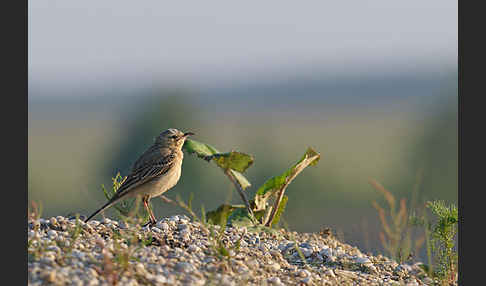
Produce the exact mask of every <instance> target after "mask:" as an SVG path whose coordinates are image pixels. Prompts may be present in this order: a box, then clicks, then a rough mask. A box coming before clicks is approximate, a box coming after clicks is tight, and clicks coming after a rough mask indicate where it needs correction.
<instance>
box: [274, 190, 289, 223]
mask: <svg viewBox="0 0 486 286" xmlns="http://www.w3.org/2000/svg"><path fill="white" fill-rule="evenodd" d="M288 200H289V197H287V196H285V195H284V196H283V197H282V201H281V202H280V205H279V206H278V210H277V213H276V214H275V217H274V218H273V220H272V223H271V224H270V226H272V225H276V224H278V222H279V221H280V216H281V215H282V213H283V212H284V211H285V207H286V206H287V202H288Z"/></svg>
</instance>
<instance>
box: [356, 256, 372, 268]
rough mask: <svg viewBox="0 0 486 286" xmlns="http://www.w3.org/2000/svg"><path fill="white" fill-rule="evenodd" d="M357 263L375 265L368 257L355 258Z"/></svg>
mask: <svg viewBox="0 0 486 286" xmlns="http://www.w3.org/2000/svg"><path fill="white" fill-rule="evenodd" d="M355 261H356V263H358V264H363V265H366V266H371V265H373V262H371V260H370V259H369V258H368V257H358V258H356V259H355Z"/></svg>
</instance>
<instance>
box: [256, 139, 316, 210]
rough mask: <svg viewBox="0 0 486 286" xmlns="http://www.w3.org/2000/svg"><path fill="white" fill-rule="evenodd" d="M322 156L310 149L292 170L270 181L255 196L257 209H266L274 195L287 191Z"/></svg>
mask: <svg viewBox="0 0 486 286" xmlns="http://www.w3.org/2000/svg"><path fill="white" fill-rule="evenodd" d="M320 157H321V155H320V154H319V153H317V152H316V151H314V150H313V149H312V148H310V147H309V148H308V149H307V151H306V152H305V153H304V156H302V158H301V159H300V160H299V161H298V162H297V163H295V164H294V165H293V166H292V167H291V168H290V169H288V170H287V171H285V172H284V173H283V174H281V175H280V176H275V177H272V178H270V179H268V180H267V181H266V182H265V183H264V184H263V185H262V186H261V187H260V188H259V189H258V190H257V192H256V194H255V205H256V209H255V211H258V210H263V209H265V208H266V204H267V201H268V199H269V198H270V197H272V196H273V195H276V194H278V193H280V192H283V191H285V188H286V187H287V186H288V185H289V184H290V182H292V180H293V179H295V177H297V175H298V174H299V173H300V172H302V171H303V170H304V169H305V168H306V167H307V166H309V165H310V166H313V165H315V164H317V162H318V161H319V159H320Z"/></svg>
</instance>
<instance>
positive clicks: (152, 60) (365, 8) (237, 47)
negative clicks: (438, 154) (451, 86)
mask: <svg viewBox="0 0 486 286" xmlns="http://www.w3.org/2000/svg"><path fill="white" fill-rule="evenodd" d="M28 4H29V8H28V12H29V16H28V19H29V23H28V25H29V26H28V27H29V30H28V41H29V43H28V60H29V66H28V70H29V85H30V87H32V86H36V87H39V86H44V87H48V86H62V85H65V86H70V85H75V84H77V85H96V84H110V83H113V84H120V83H123V84H128V85H130V84H131V85H136V84H139V85H143V83H144V82H146V81H150V80H160V81H167V82H186V83H192V84H196V85H197V84H202V85H204V84H212V83H213V84H214V83H219V82H224V81H233V80H249V81H251V80H254V79H261V78H271V77H275V76H278V75H279V74H285V73H299V72H312V71H313V70H319V71H321V72H323V73H326V72H327V73H333V74H340V73H342V74H347V73H353V72H354V73H360V72H368V73H373V72H383V71H403V72H414V71H423V70H424V69H425V70H427V69H430V70H440V69H447V68H449V69H450V68H452V69H455V67H456V64H457V45H458V43H457V30H458V28H457V1H451V0H429V1H418V0H408V1H390V0H376V1H366V0H359V1H305V2H301V1H239V2H237V1H192V2H188V1H161V0H156V1H152V0H146V1H124V0H105V1H99V0H97V1H93V0H83V1H65V0H49V1H29V2H28Z"/></svg>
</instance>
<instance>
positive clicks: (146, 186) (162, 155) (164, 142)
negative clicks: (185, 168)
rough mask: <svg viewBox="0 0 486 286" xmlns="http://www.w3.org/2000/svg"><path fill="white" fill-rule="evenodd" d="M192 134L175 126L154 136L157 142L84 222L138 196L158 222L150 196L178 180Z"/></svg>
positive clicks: (151, 221) (155, 195) (162, 190)
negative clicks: (185, 143) (183, 147)
mask: <svg viewBox="0 0 486 286" xmlns="http://www.w3.org/2000/svg"><path fill="white" fill-rule="evenodd" d="M190 135H194V133H192V132H186V133H183V132H181V131H179V130H177V129H174V128H170V129H167V130H166V131H164V132H162V133H160V135H159V136H158V137H157V138H156V139H155V143H154V144H153V145H152V146H150V147H149V148H148V149H147V151H145V152H144V153H143V154H142V156H140V158H138V160H137V161H136V162H135V164H133V167H132V171H131V172H130V174H129V175H128V176H127V178H126V180H125V181H124V182H123V183H122V185H121V186H120V187H119V188H118V190H117V192H116V193H115V195H114V196H113V197H112V198H111V199H110V200H109V201H108V202H107V203H106V204H105V205H104V206H102V207H101V208H100V209H99V210H97V211H95V212H94V213H93V214H92V215H90V216H89V217H88V218H87V219H86V221H85V222H88V221H89V220H90V219H91V218H92V217H94V216H95V215H97V214H98V213H100V212H102V211H104V210H105V209H107V208H109V207H111V206H113V205H114V204H116V203H117V202H118V201H120V200H121V199H125V198H129V197H137V196H139V197H141V198H142V202H143V205H144V207H145V209H147V212H148V213H149V215H150V223H151V224H155V223H156V222H157V221H156V219H155V216H154V214H153V212H152V210H151V209H150V207H149V204H148V202H149V201H150V199H151V198H153V197H157V196H160V195H162V194H163V193H165V192H167V191H168V190H169V189H171V188H172V187H174V186H175V185H176V184H177V182H178V181H179V178H180V176H181V166H182V159H183V157H184V153H183V152H182V146H183V145H184V142H185V141H186V138H187V137H188V136H190Z"/></svg>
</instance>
